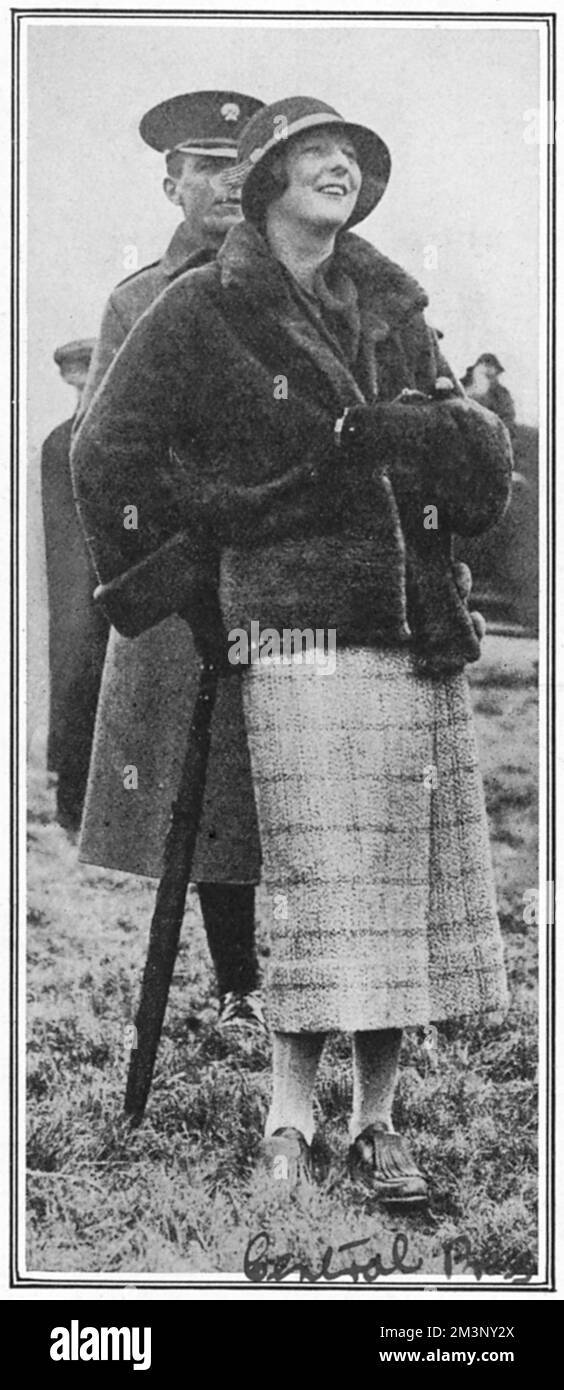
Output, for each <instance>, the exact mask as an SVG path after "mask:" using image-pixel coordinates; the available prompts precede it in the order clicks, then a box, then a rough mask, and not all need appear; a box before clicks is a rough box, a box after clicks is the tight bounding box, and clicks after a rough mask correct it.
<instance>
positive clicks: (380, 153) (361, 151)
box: [229, 112, 392, 227]
mask: <svg viewBox="0 0 564 1390" xmlns="http://www.w3.org/2000/svg"><path fill="white" fill-rule="evenodd" d="M324 126H329V127H333V126H338V127H339V129H340V130H344V131H346V133H347V135H349V136H350V139H351V140H352V142H353V144H354V147H355V150H356V153H357V156H358V162H359V165H360V171H361V174H362V184H361V188H360V193H359V195H358V198H357V201H356V204H355V207H354V209H353V212H352V213H351V216H350V217H349V219H348V222H347V224H346V225H347V227H354V226H355V225H356V223H357V222H362V221H363V220H364V218H365V217H368V216H369V214H370V213H371V212H373V211H374V208H375V207H377V205H378V203H379V202H380V199H381V198H382V197H383V195H384V193H385V191H386V188H387V186H388V182H389V178H390V173H391V168H392V160H391V155H390V151H389V149H388V146H387V145H386V144H385V142H384V140H382V139H381V138H380V136H379V135H376V132H375V131H374V130H370V128H369V127H368V126H363V125H356V124H354V123H353V122H351V121H344V120H342V119H341V117H340V116H331V115H329V114H328V113H326V112H318V113H317V112H316V113H315V114H310V115H308V116H307V117H304V118H302V119H301V120H297V121H294V122H291V123H290V124H289V125H288V126H287V128H286V131H285V135H284V138H283V139H276V140H275V139H272V140H269V141H268V143H267V145H265V146H263V149H262V150H261V151H259V152H258V154H257V153H256V152H255V153H254V155H253V158H252V160H251V161H246V162H245V163H244V164H239V165H236V166H235V168H234V169H232V170H230V173H229V179H230V181H231V180H233V181H235V180H236V179H237V178H238V179H239V182H240V184H241V186H242V194H241V205H242V209H243V213H245V215H246V214H247V212H248V211H249V210H250V207H251V204H252V202H253V200H254V197H255V196H256V193H257V190H258V187H259V184H260V179H261V175H262V174H263V173H264V171H265V169H266V168H267V167H268V164H269V162H270V160H271V158H272V156H273V154H274V153H275V152H276V151H278V150H281V149H282V150H283V149H284V148H285V147H286V146H287V144H288V142H289V141H290V140H292V138H293V137H294V136H297V135H301V134H302V133H303V132H304V131H306V130H313V129H320V128H322V127H324Z"/></svg>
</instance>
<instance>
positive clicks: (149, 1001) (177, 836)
mask: <svg viewBox="0 0 564 1390" xmlns="http://www.w3.org/2000/svg"><path fill="white" fill-rule="evenodd" d="M218 676H219V672H218V668H217V666H212V665H211V664H209V663H203V664H202V669H201V675H200V684H199V688H198V694H197V697H196V704H195V708H194V715H193V718H192V723H191V726H190V732H189V735H188V746H187V749H186V756H185V759H184V765H183V768H182V775H181V778H180V784H179V787H178V794H177V798H176V801H175V802H174V804H173V808H172V819H171V822H170V826H169V830H168V834H167V837H166V841H165V849H164V870H163V875H162V878H161V881H160V883H159V887H158V890H157V899H156V903H155V910H154V912H153V917H152V921H151V931H150V936H149V949H148V952H147V961H146V964H145V970H144V973H143V983H142V986H141V998H140V1001H139V1008H138V1010H137V1017H136V1019H135V1027H136V1031H137V1038H136V1043H137V1045H136V1047H135V1049H134V1050H133V1051H132V1053H131V1060H130V1064H129V1073H128V1077H127V1088H126V1092H125V1106H124V1109H125V1114H126V1115H128V1116H129V1117H130V1118H131V1120H132V1123H133V1124H134V1125H139V1124H140V1123H141V1120H142V1119H143V1115H144V1111H145V1106H146V1103H147V1098H148V1095H149V1091H150V1088H151V1080H152V1076H153V1070H154V1066H155V1059H156V1056H157V1049H158V1046H159V1039H160V1036H161V1029H162V1026H163V1019H164V1016H165V1011H166V1005H167V1000H168V994H169V989H170V982H171V979H172V973H173V970H174V963H175V960H176V955H177V951H178V941H179V937H180V929H181V926H182V918H183V916H184V908H185V905H186V893H187V890H188V884H189V882H190V873H191V870H192V860H193V858H194V850H195V846H196V838H197V834H198V825H199V821H200V815H201V810H202V802H203V798H204V789H205V782H206V768H207V762H208V754H209V747H210V735H211V720H212V714H213V707H214V701H215V697H216V693H217V682H218Z"/></svg>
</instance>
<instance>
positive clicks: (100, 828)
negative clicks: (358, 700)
mask: <svg viewBox="0 0 564 1390" xmlns="http://www.w3.org/2000/svg"><path fill="white" fill-rule="evenodd" d="M209 259H210V252H209V251H206V250H205V249H203V248H202V247H201V246H199V245H197V244H195V243H194V241H193V240H190V239H189V237H188V236H187V234H186V230H185V227H184V224H183V223H181V224H180V226H179V227H178V229H177V231H176V232H175V234H174V237H173V239H172V241H171V243H170V246H169V247H168V250H167V251H166V253H165V255H164V256H163V258H162V260H161V261H159V262H157V263H156V264H155V265H151V266H147V267H145V268H144V269H143V270H141V271H139V272H138V273H137V274H135V275H132V276H130V277H129V278H128V279H127V280H125V281H123V283H122V284H121V285H118V286H117V287H116V289H115V290H114V291H113V293H112V294H111V295H110V298H109V300H108V303H107V305H106V309H105V312H104V316H103V319H102V325H101V329H100V336H99V338H98V341H97V344H96V348H95V350H94V354H93V357H92V362H91V366H90V371H89V375H88V381H87V384H86V390H85V393H84V397H83V402H82V409H81V414H80V417H79V421H78V423H80V419H81V418H83V417H84V414H85V412H86V410H87V408H88V406H89V405H90V403H91V401H92V399H93V397H94V395H95V394H96V392H97V389H98V387H99V386H100V383H101V382H102V381H103V379H104V377H105V375H106V372H107V371H108V369H109V367H110V366H111V364H112V362H113V360H114V358H115V356H116V354H117V353H118V351H119V349H120V347H121V346H122V344H123V343H124V342H125V339H126V337H127V335H128V333H129V332H130V330H131V329H132V328H133V326H134V324H135V323H136V322H137V320H138V319H139V318H140V316H141V315H142V314H143V313H144V312H145V310H146V309H148V308H149V306H150V305H151V304H152V303H153V301H154V300H155V299H156V298H157V297H158V296H159V295H160V293H161V292H162V291H163V290H164V289H166V288H167V286H168V285H169V284H171V282H172V281H173V280H174V279H175V278H176V277H177V276H178V275H180V274H181V273H182V272H183V271H185V270H190V269H191V268H193V267H196V266H199V265H202V264H205V262H206V261H208V260H209ZM198 678H199V665H198V659H197V654H196V649H195V646H194V641H193V638H192V634H191V631H190V628H189V627H188V625H187V623H185V622H183V621H181V620H180V619H179V618H170V619H169V620H168V621H166V622H164V623H161V624H160V625H159V627H157V628H153V629H152V630H151V631H150V632H147V633H144V634H143V635H142V636H141V637H138V638H136V639H133V640H131V639H128V638H125V637H121V636H120V635H119V633H117V632H116V631H115V629H112V631H111V634H110V640H109V643H108V651H107V656H106V663H105V668H104V675H103V680H102V688H101V692H100V699H99V706H98V717H97V721H96V730H95V736H94V746H93V752H92V760H91V765H90V777H89V782H88V789H87V795H86V804H85V811H84V819H83V824H82V833H81V840H80V849H79V853H80V858H81V859H82V860H84V861H85V862H87V863H90V864H100V865H103V866H105V867H107V868H112V869H122V870H126V871H128V872H130V873H137V874H143V875H148V876H149V877H159V875H160V873H161V870H162V852H163V845H164V840H165V835H166V830H167V826H168V823H169V819H170V813H171V805H172V801H173V799H174V796H175V792H176V787H177V784H178V779H179V776H180V770H181V766H182V760H183V757H184V751H185V747H186V738H187V733H188V728H189V722H190V715H191V711H192V708H193V704H194V700H195V696H196V691H197V686H198ZM192 876H193V879H194V882H196V883H198V882H220V883H221V882H226V883H237V882H242V883H257V882H258V880H259V877H260V846H259V838H258V828H257V821H256V810H255V801H254V794H253V788H252V782H251V775H250V766H249V755H248V749H247V739H246V733H245V727H244V721H243V713H242V707H241V697H240V691H239V686H238V684H237V683H234V682H229V683H227V684H226V683H223V682H222V684H221V688H220V692H219V697H218V700H217V703H216V707H215V713H214V720H213V729H212V745H211V752H210V760H209V766H208V777H207V784H206V795H205V800H204V808H203V814H202V821H201V827H200V835H199V838H198V843H197V846H196V853H195V857H194V863H193V870H192Z"/></svg>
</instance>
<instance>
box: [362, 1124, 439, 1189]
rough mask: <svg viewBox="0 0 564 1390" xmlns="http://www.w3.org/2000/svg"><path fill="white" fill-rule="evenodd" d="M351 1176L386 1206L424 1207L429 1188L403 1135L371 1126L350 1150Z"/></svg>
mask: <svg viewBox="0 0 564 1390" xmlns="http://www.w3.org/2000/svg"><path fill="white" fill-rule="evenodd" d="M348 1166H349V1173H350V1175H351V1178H352V1179H353V1181H354V1182H355V1183H356V1184H357V1185H358V1186H359V1187H361V1188H362V1189H363V1190H364V1192H365V1193H366V1195H367V1196H371V1197H377V1198H378V1201H379V1202H380V1203H381V1204H382V1206H389V1207H400V1206H402V1207H408V1206H411V1207H415V1206H424V1205H426V1203H427V1202H428V1200H429V1187H428V1183H427V1182H426V1180H425V1178H424V1177H423V1174H422V1173H421V1172H420V1171H419V1169H418V1167H417V1164H416V1162H415V1159H414V1158H413V1157H412V1155H411V1153H410V1151H409V1148H408V1145H407V1143H406V1141H405V1139H404V1138H403V1137H402V1135H401V1134H391V1133H390V1132H389V1131H388V1130H386V1129H385V1128H384V1126H383V1125H378V1124H373V1125H368V1126H367V1128H366V1129H363V1131H362V1134H359V1135H358V1137H357V1138H356V1139H355V1141H354V1144H351V1147H350V1149H349V1160H348Z"/></svg>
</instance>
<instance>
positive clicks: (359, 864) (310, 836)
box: [243, 649, 507, 1032]
mask: <svg viewBox="0 0 564 1390" xmlns="http://www.w3.org/2000/svg"><path fill="white" fill-rule="evenodd" d="M243 704H244V711H245V722H246V726H247V732H248V739H249V748H250V755H251V765H252V771H253V781H254V786H255V794H256V799H257V810H258V818H259V828H260V837H261V845H262V855H263V883H264V885H265V888H266V893H265V901H266V905H267V912H268V927H269V936H270V959H269V970H268V980H267V999H268V1015H269V1022H270V1026H271V1027H272V1028H273V1029H274V1030H277V1031H282V1032H304V1031H305V1032H317V1031H324V1030H333V1029H340V1030H345V1031H351V1032H355V1031H361V1030H370V1029H380V1028H401V1027H405V1026H409V1025H415V1024H424V1023H429V1022H431V1021H438V1020H441V1019H448V1018H456V1017H461V1016H466V1015H470V1014H476V1013H479V1014H482V1013H489V1012H491V1011H495V1012H498V1011H500V1010H503V1009H504V1008H505V1007H506V1003H507V996H506V980H505V970H504V962H503V948H502V941H501V934H500V929H499V923H498V918H497V913H496V903H495V890H494V882H493V874H492V866H491V857H490V847H489V837H488V826H487V819H486V811H485V805H484V796H483V789H482V781H481V775H480V769H479V763H478V755H477V748H476V741H475V736H474V728H473V718H472V709H471V702H470V691H469V687H468V683H467V680H466V678H465V676H464V675H463V674H456V675H452V676H448V677H446V678H442V679H431V678H429V677H424V676H421V675H420V674H419V673H418V672H417V670H416V668H415V665H414V662H413V658H412V655H411V653H410V652H409V651H408V650H398V651H377V650H374V651H373V650H367V649H351V650H343V651H340V652H338V653H337V657H336V667H335V670H334V671H333V672H330V671H329V670H326V669H323V667H322V666H321V665H317V664H315V663H313V664H304V663H301V662H300V661H299V660H298V661H296V660H295V659H294V660H292V661H290V662H280V661H276V660H273V661H271V662H264V661H261V662H260V663H257V664H255V665H251V666H249V667H248V668H247V669H246V670H245V674H244V679H243Z"/></svg>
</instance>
